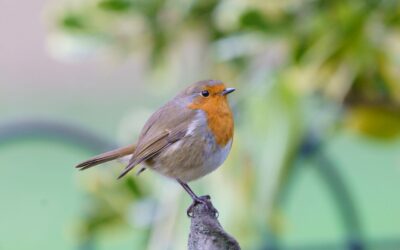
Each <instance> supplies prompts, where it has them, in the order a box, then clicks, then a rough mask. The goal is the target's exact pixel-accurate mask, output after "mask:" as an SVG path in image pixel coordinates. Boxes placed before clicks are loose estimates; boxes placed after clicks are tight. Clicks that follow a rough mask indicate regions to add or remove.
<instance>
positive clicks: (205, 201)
mask: <svg viewBox="0 0 400 250" xmlns="http://www.w3.org/2000/svg"><path fill="white" fill-rule="evenodd" d="M176 180H177V181H178V183H179V184H181V186H182V187H183V189H185V191H186V192H187V193H188V194H189V195H190V197H192V199H193V203H192V204H191V205H190V207H189V208H188V209H187V211H186V213H187V215H188V216H189V217H193V214H192V209H193V207H194V206H195V205H196V204H199V203H201V204H204V205H206V206H207V208H209V209H210V210H213V211H214V212H215V214H216V215H217V214H218V211H217V210H216V209H215V208H214V207H213V206H212V204H211V202H210V199H211V197H210V196H209V195H203V196H197V195H196V194H195V193H194V192H193V190H192V189H191V188H190V187H189V185H188V184H187V183H185V182H183V181H181V180H179V179H176Z"/></svg>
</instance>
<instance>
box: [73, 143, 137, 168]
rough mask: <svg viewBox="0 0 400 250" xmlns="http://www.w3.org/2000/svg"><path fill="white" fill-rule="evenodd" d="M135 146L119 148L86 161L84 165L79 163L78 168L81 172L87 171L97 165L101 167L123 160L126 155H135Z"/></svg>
mask: <svg viewBox="0 0 400 250" xmlns="http://www.w3.org/2000/svg"><path fill="white" fill-rule="evenodd" d="M135 148H136V147H135V145H129V146H126V147H123V148H118V149H115V150H112V151H108V152H105V153H103V154H100V155H97V156H95V157H93V158H91V159H89V160H87V161H84V162H82V163H79V164H78V165H77V166H76V168H79V170H85V169H87V168H91V167H94V166H96V165H99V164H101V163H104V162H108V161H112V160H115V159H118V158H121V157H123V156H126V155H130V154H133V152H134V151H135Z"/></svg>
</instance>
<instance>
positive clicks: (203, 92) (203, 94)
mask: <svg viewBox="0 0 400 250" xmlns="http://www.w3.org/2000/svg"><path fill="white" fill-rule="evenodd" d="M201 95H202V96H203V97H207V96H209V95H210V93H209V92H208V91H207V90H203V91H201Z"/></svg>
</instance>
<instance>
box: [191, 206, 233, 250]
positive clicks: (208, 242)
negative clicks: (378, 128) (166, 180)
mask: <svg viewBox="0 0 400 250" xmlns="http://www.w3.org/2000/svg"><path fill="white" fill-rule="evenodd" d="M208 204H209V206H211V207H208V206H207V205H205V204H201V203H199V204H196V205H195V206H194V207H193V209H192V211H191V212H192V221H191V225H190V234H189V243H188V249H189V250H200V249H202V250H220V249H226V250H238V249H240V246H239V243H238V242H237V241H236V240H235V239H234V238H233V237H232V236H230V235H229V234H228V233H226V232H225V230H224V229H223V228H222V226H221V224H220V223H219V221H218V219H217V217H216V216H215V211H216V210H215V208H214V207H213V205H212V203H211V201H210V202H209V203H208Z"/></svg>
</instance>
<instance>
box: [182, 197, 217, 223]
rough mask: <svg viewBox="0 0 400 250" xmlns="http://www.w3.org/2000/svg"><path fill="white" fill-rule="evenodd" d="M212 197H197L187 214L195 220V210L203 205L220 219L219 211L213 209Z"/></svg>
mask: <svg viewBox="0 0 400 250" xmlns="http://www.w3.org/2000/svg"><path fill="white" fill-rule="evenodd" d="M210 199H211V197H210V196H209V195H203V196H200V197H196V198H194V199H193V202H192V204H191V205H190V207H189V208H188V209H187V211H186V214H187V216H188V217H190V218H193V208H194V207H195V206H196V205H197V204H203V205H205V206H206V207H207V208H208V209H209V210H211V211H212V212H213V213H214V216H215V217H217V218H218V215H219V214H218V210H217V209H215V208H214V207H213V205H212V204H211V201H210Z"/></svg>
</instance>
